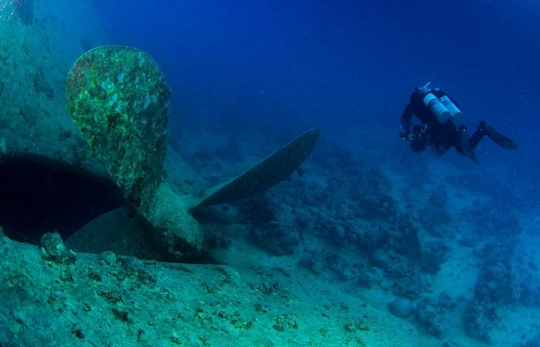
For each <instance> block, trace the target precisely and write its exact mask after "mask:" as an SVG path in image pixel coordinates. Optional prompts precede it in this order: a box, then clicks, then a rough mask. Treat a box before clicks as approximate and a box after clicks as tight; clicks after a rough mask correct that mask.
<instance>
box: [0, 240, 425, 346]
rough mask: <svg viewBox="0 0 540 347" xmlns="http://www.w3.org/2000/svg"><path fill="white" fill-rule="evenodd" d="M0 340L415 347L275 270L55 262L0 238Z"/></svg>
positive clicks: (384, 325) (408, 335)
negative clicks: (0, 302) (0, 263)
mask: <svg viewBox="0 0 540 347" xmlns="http://www.w3.org/2000/svg"><path fill="white" fill-rule="evenodd" d="M0 254H1V255H2V258H3V259H4V261H3V262H2V268H1V271H0V281H1V282H2V283H4V284H5V285H2V286H0V296H1V297H2V300H3V302H4V307H10V309H9V310H0V341H2V345H3V346H4V347H11V346H44V347H45V346H276V347H277V346H330V345H332V346H337V345H339V346H370V347H375V346H381V347H382V346H403V347H407V346H417V345H418V341H417V338H418V334H417V332H416V330H415V329H414V328H413V327H412V325H410V323H408V322H406V321H402V320H399V319H397V318H392V317H388V316H387V315H386V313H385V312H384V307H381V308H377V307H374V306H372V305H366V304H365V303H363V301H362V300H361V299H360V298H355V297H354V296H348V295H347V296H343V295H342V294H338V291H336V290H334V289H332V285H329V284H327V283H324V282H318V281H317V279H316V278H314V277H313V276H306V275H305V274H304V275H302V274H300V273H298V272H295V273H291V272H289V271H287V270H285V269H283V268H280V267H272V266H270V267H266V266H255V267H251V268H239V269H233V268H230V267H227V266H216V265H190V264H169V263H160V262H155V261H140V260H137V259H136V258H132V257H123V256H118V255H115V254H114V253H112V252H104V253H102V254H99V255H95V254H94V255H93V254H84V253H80V254H77V255H76V260H75V261H74V262H72V261H70V262H61V261H58V259H56V260H55V259H54V258H51V257H50V256H47V255H46V253H45V252H44V251H43V250H40V248H38V247H36V246H32V245H27V244H21V243H17V242H14V241H11V240H9V239H7V238H6V237H4V236H1V235H0Z"/></svg>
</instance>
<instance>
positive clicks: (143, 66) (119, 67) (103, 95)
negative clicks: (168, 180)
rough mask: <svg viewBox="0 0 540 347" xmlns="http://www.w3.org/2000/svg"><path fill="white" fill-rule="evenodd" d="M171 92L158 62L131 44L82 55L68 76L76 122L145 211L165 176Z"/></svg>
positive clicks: (132, 200)
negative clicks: (163, 174)
mask: <svg viewBox="0 0 540 347" xmlns="http://www.w3.org/2000/svg"><path fill="white" fill-rule="evenodd" d="M170 93H171V90H170V88H169V86H168V85H167V83H166V82H165V79H164V77H163V74H162V73H161V70H160V69H159V67H158V65H157V64H156V62H155V61H154V60H153V59H152V57H150V56H149V55H148V54H146V53H145V52H142V51H140V50H137V49H135V48H130V47H122V46H104V47H98V48H95V49H93V50H91V51H89V52H87V53H85V54H84V55H82V56H81V57H80V58H79V59H78V60H77V61H76V63H75V64H74V65H73V67H72V68H71V70H70V72H69V74H68V78H67V87H66V94H67V100H68V102H67V107H68V109H69V111H70V113H71V115H72V117H73V121H74V122H75V124H76V125H77V126H78V127H79V129H80V131H81V133H82V135H83V137H84V138H85V139H86V141H87V142H88V144H89V146H90V148H91V150H92V153H93V155H94V157H95V158H96V159H97V160H99V162H101V163H102V164H103V165H104V166H105V168H106V169H107V171H108V172H109V174H110V175H111V176H112V178H113V179H114V180H115V181H116V183H117V184H118V186H119V187H120V188H121V189H122V190H123V191H124V192H125V194H126V198H127V199H128V201H129V202H130V203H132V204H133V205H134V206H135V207H137V208H139V210H142V211H145V210H146V207H145V205H148V204H149V203H150V202H151V201H152V198H153V195H154V193H155V191H156V189H157V186H158V185H159V183H160V180H161V174H162V170H163V160H164V158H165V153H166V149H167V132H168V125H169V112H170V103H169V95H170Z"/></svg>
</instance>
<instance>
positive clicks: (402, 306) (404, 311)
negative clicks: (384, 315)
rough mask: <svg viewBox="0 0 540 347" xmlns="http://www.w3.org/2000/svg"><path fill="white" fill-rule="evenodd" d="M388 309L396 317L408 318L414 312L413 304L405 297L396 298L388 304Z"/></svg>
mask: <svg viewBox="0 0 540 347" xmlns="http://www.w3.org/2000/svg"><path fill="white" fill-rule="evenodd" d="M388 310H389V311H390V313H391V314H393V315H394V316H396V317H399V318H408V317H410V316H411V315H412V314H413V313H414V306H413V304H412V302H410V301H409V300H407V299H396V300H394V301H392V302H391V303H390V305H388Z"/></svg>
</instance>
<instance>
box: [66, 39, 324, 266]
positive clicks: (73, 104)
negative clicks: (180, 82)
mask: <svg viewBox="0 0 540 347" xmlns="http://www.w3.org/2000/svg"><path fill="white" fill-rule="evenodd" d="M170 93H171V89H170V88H169V86H168V85H167V83H166V81H165V78H164V76H163V74H162V72H161V70H160V68H159V66H158V65H157V63H156V62H155V61H154V59H153V58H152V57H151V56H150V55H148V54H147V53H145V52H143V51H140V50H138V49H135V48H132V47H123V46H102V47H97V48H94V49H92V50H90V51H88V52H86V53H84V54H83V55H82V56H81V57H80V58H79V59H77V61H76V62H75V64H74V65H73V66H72V68H71V69H70V71H69V73H68V78H67V83H66V95H67V107H68V110H69V111H70V113H71V116H72V119H73V122H74V123H75V124H76V125H77V127H78V128H79V130H80V131H81V134H82V136H83V137H84V138H85V140H86V142H87V143H88V145H89V146H90V148H91V150H92V155H93V156H94V157H95V158H96V159H97V160H98V161H99V162H100V163H101V164H102V165H103V166H104V167H105V169H106V170H107V172H108V173H109V175H110V176H111V177H112V178H113V180H114V181H115V182H116V184H117V185H118V187H120V189H121V190H122V191H123V193H124V197H125V198H126V200H127V201H128V202H129V203H130V204H131V205H132V206H133V207H134V208H135V209H136V210H137V212H138V213H139V214H140V215H141V216H142V217H144V218H145V219H146V220H147V221H148V222H150V224H151V225H152V226H153V230H151V231H150V232H149V233H150V234H149V235H147V236H148V240H150V242H151V243H152V244H153V246H154V248H156V249H158V250H160V251H161V252H162V253H164V254H166V256H165V260H167V261H180V260H182V259H184V260H185V259H187V258H190V257H192V256H194V255H196V254H198V253H199V252H200V251H201V250H202V247H203V239H204V238H203V233H202V229H201V227H200V225H199V223H198V222H197V221H196V220H195V218H194V217H193V216H192V215H191V211H192V210H193V209H195V208H196V207H198V206H204V205H215V204H223V203H228V202H232V201H235V200H239V199H243V198H246V197H249V196H251V195H253V194H254V193H257V192H262V191H264V190H266V189H268V188H271V187H273V186H275V185H277V184H278V183H279V182H281V181H283V180H284V179H286V178H287V177H289V176H290V175H291V174H292V173H294V172H295V171H296V170H297V169H298V168H299V167H300V165H301V164H302V163H303V162H304V160H305V159H306V158H307V157H308V156H309V154H310V153H311V152H312V150H313V148H314V146H315V144H316V143H317V140H318V139H319V134H320V132H319V130H318V129H311V130H309V131H307V132H305V133H304V134H302V135H300V136H299V137H297V138H296V139H294V140H293V141H291V142H289V143H288V144H287V145H285V146H284V147H282V148H281V149H279V150H278V151H276V152H274V153H273V154H272V155H270V156H269V157H267V158H266V159H264V160H263V161H261V162H260V163H259V164H257V165H256V166H254V167H253V168H252V169H250V170H248V171H246V172H244V173H243V174H241V175H239V176H237V177H236V178H234V179H232V180H230V181H228V182H226V183H224V184H222V185H219V186H217V187H215V188H212V189H210V190H209V191H208V193H207V194H203V195H202V196H191V195H179V194H177V193H176V192H175V191H174V189H173V188H174V187H170V186H169V184H168V183H167V182H166V181H164V180H163V162H164V160H165V154H166V151H167V135H168V131H169V128H168V127H169V116H170V102H169V96H170Z"/></svg>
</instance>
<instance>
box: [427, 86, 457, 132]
mask: <svg viewBox="0 0 540 347" xmlns="http://www.w3.org/2000/svg"><path fill="white" fill-rule="evenodd" d="M428 86H429V82H428V83H427V84H426V85H425V86H423V87H421V88H418V91H419V92H420V93H423V94H424V97H423V99H422V101H423V102H424V105H426V107H428V108H429V109H430V110H431V113H433V115H434V116H435V118H437V120H438V121H439V123H441V124H443V123H446V122H447V121H448V120H449V119H452V122H453V123H454V124H457V123H459V122H461V119H462V118H463V113H462V112H461V111H460V110H459V108H458V107H457V106H456V104H454V103H453V102H452V100H450V98H449V97H448V96H446V95H444V96H442V97H440V98H438V97H436V96H435V95H434V94H433V93H432V91H433V90H438V89H429V88H428Z"/></svg>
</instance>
